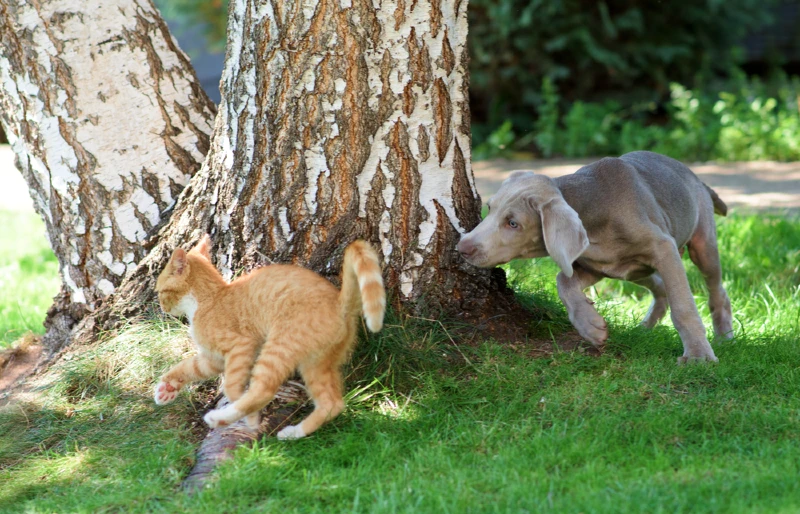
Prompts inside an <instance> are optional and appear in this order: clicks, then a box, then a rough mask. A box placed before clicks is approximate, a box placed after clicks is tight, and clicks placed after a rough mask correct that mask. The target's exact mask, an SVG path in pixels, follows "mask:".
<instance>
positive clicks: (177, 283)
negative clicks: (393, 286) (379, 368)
mask: <svg viewBox="0 0 800 514" xmlns="http://www.w3.org/2000/svg"><path fill="white" fill-rule="evenodd" d="M210 247H211V239H210V238H209V237H208V235H206V236H204V237H203V239H202V240H201V241H200V242H199V243H198V244H197V246H195V247H194V248H193V249H191V250H190V251H189V252H188V253H187V252H185V251H184V250H182V249H180V248H179V249H177V250H175V251H174V252H173V254H172V257H171V258H170V261H169V263H168V264H167V266H166V268H164V271H162V272H161V275H159V277H158V282H157V283H156V291H157V292H158V300H159V303H160V304H161V308H162V309H163V310H164V311H165V312H167V313H169V314H172V315H174V316H181V315H184V314H185V315H186V317H187V318H189V327H190V328H189V333H190V334H191V336H192V339H193V340H194V344H195V346H196V347H197V355H195V356H194V357H191V358H189V359H185V360H183V361H182V362H180V363H178V364H177V365H176V366H175V367H173V368H172V369H170V370H169V371H168V372H167V373H166V374H165V375H164V376H163V377H162V378H161V381H160V382H159V383H158V385H157V386H156V390H155V401H156V403H157V404H159V405H163V404H165V403H169V402H171V401H173V400H174V399H175V397H176V396H177V394H178V391H179V390H180V389H181V387H183V386H184V385H185V384H187V383H189V382H194V381H197V380H203V379H206V378H210V377H213V376H215V375H219V374H220V373H223V376H224V391H225V395H226V396H227V397H228V399H229V400H230V401H231V403H229V404H228V405H226V406H225V407H223V408H221V409H216V410H213V411H211V412H209V413H208V414H206V415H205V417H204V419H205V421H206V423H208V425H209V426H210V427H212V428H214V427H217V426H224V425H227V424H230V423H233V422H234V421H237V420H239V419H241V418H243V417H245V416H246V417H247V422H248V424H249V425H250V426H252V427H255V426H257V425H258V422H259V411H260V410H261V409H262V408H263V407H264V406H266V405H267V404H268V403H269V402H270V401H271V400H272V398H273V396H274V395H275V392H276V391H277V390H278V387H280V385H281V384H282V383H283V382H284V381H285V380H286V379H287V378H288V377H289V375H290V374H291V373H292V372H293V371H294V370H295V369H297V370H299V371H300V374H301V375H302V377H303V380H304V381H305V384H306V388H307V390H308V393H309V395H310V396H311V398H312V399H313V400H314V411H313V412H312V413H311V414H310V415H309V416H308V417H307V418H306V419H304V420H303V421H302V422H301V423H300V424H298V425H294V426H289V427H286V428H284V429H283V430H281V431H280V432H279V433H278V438H279V439H297V438H300V437H305V436H307V435H309V434H310V433H312V432H314V431H315V430H317V429H318V428H319V427H320V426H321V425H322V424H323V423H325V422H326V421H329V420H331V419H333V418H334V417H336V416H337V415H338V414H339V413H340V412H342V410H343V409H344V400H343V399H342V375H341V366H342V364H344V362H345V360H346V359H347V358H348V357H349V354H350V351H351V349H352V347H353V344H354V343H355V339H356V329H357V325H356V323H357V321H358V316H359V314H360V313H361V311H362V306H363V312H364V317H365V319H366V322H367V327H368V328H369V329H370V330H371V331H372V332H377V331H379V330H380V329H381V327H382V326H383V315H384V311H385V308H386V294H385V291H384V288H383V279H382V278H381V268H380V264H379V262H378V256H377V254H376V253H375V250H373V249H372V247H371V246H370V245H369V244H368V243H366V242H364V241H356V242H354V243H353V244H351V245H350V246H348V247H347V250H345V254H344V264H343V266H342V290H341V291H338V290H337V289H336V288H335V287H334V286H333V285H332V284H331V283H330V282H328V281H327V280H325V279H324V278H322V277H321V276H319V275H317V274H316V273H314V272H313V271H310V270H307V269H305V268H301V267H298V266H290V265H281V264H273V265H270V266H266V267H263V268H259V269H257V270H255V271H253V272H252V273H250V274H248V275H245V276H242V277H240V278H238V279H236V280H234V281H233V282H231V283H230V284H228V283H227V282H225V280H224V279H223V278H222V275H220V273H219V272H218V271H217V270H216V268H214V266H213V265H212V264H211V258H210V253H209V249H210Z"/></svg>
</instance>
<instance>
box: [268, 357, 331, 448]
mask: <svg viewBox="0 0 800 514" xmlns="http://www.w3.org/2000/svg"><path fill="white" fill-rule="evenodd" d="M339 368H340V365H339V363H338V362H330V361H326V362H322V363H315V364H313V365H307V366H303V365H301V366H300V374H301V375H302V376H303V381H304V382H305V384H306V389H307V390H308V394H309V395H310V396H311V399H312V400H314V411H313V412H312V413H311V414H309V415H308V417H307V418H305V419H304V420H303V421H301V422H300V423H298V424H297V425H290V426H288V427H286V428H284V429H283V430H281V431H280V432H278V439H281V440H287V439H300V438H303V437H305V436H307V435H309V434H311V433H312V432H314V431H316V430H317V429H318V428H319V427H320V426H322V425H323V424H324V423H326V422H328V421H330V420H332V419H333V418H335V417H336V416H338V415H339V414H340V413H341V412H342V411H343V410H344V399H343V398H342V374H341V371H340V370H339Z"/></svg>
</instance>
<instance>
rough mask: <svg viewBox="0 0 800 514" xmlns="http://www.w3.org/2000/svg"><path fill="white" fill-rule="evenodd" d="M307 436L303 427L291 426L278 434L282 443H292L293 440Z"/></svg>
mask: <svg viewBox="0 0 800 514" xmlns="http://www.w3.org/2000/svg"><path fill="white" fill-rule="evenodd" d="M305 436H306V433H305V432H303V427H301V426H300V425H289V426H288V427H286V428H284V429H283V430H281V431H280V432H278V439H280V440H281V441H290V440H292V439H302V438H303V437H305Z"/></svg>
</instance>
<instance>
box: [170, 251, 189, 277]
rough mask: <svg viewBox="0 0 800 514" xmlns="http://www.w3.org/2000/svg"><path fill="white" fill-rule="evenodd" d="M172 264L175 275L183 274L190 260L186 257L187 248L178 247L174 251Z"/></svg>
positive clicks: (171, 259)
mask: <svg viewBox="0 0 800 514" xmlns="http://www.w3.org/2000/svg"><path fill="white" fill-rule="evenodd" d="M169 262H170V266H172V274H173V275H183V274H184V273H186V270H187V268H188V267H189V260H188V259H187V258H186V250H184V249H183V248H176V249H175V251H174V252H172V257H170V259H169Z"/></svg>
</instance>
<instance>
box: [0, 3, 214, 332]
mask: <svg viewBox="0 0 800 514" xmlns="http://www.w3.org/2000/svg"><path fill="white" fill-rule="evenodd" d="M214 113H215V109H214V106H213V104H212V103H211V102H210V101H209V100H208V98H207V97H206V95H205V93H204V92H203V91H202V89H201V88H200V85H199V82H198V81H197V79H196V77H195V75H194V71H193V69H192V67H191V65H190V63H189V61H188V59H187V57H186V56H185V55H184V54H183V52H181V51H180V49H179V48H178V47H177V44H176V42H175V41H174V39H173V38H172V37H171V35H170V34H169V31H168V29H167V26H166V24H165V23H164V21H163V20H162V19H161V17H160V15H159V14H158V11H157V10H156V8H155V7H154V5H153V4H152V2H151V1H150V0H115V1H105V0H42V1H38V2H28V1H25V0H0V121H1V122H2V125H3V128H4V129H5V132H6V134H7V136H8V138H9V141H10V143H11V144H12V147H13V149H14V151H15V152H16V155H17V161H16V163H17V167H18V168H19V169H20V171H21V172H22V174H23V175H24V177H25V179H26V180H27V182H28V185H29V187H30V191H31V196H32V197H33V200H34V205H35V208H36V210H37V211H38V213H39V214H40V215H41V216H42V218H43V219H44V221H45V224H46V226H47V232H48V235H49V238H50V242H51V245H52V247H53V250H54V251H55V254H56V256H57V257H58V260H59V264H60V268H61V275H62V279H63V288H62V292H61V293H60V295H59V296H58V297H57V298H56V302H55V304H54V306H53V307H52V308H51V310H50V312H49V313H48V322H47V323H48V324H49V327H48V328H49V330H48V333H49V334H50V335H52V336H54V338H55V340H56V343H53V344H51V346H53V345H55V346H58V344H59V343H60V342H63V341H64V340H65V335H66V334H67V333H68V331H69V328H70V327H71V325H72V324H73V323H74V322H75V321H77V320H79V319H81V318H83V317H84V316H85V315H86V314H87V313H88V312H91V311H92V310H94V309H95V308H96V307H97V306H98V304H99V303H100V302H101V300H102V299H103V298H104V297H105V296H106V295H108V294H110V293H111V292H113V291H114V289H115V287H116V286H118V285H119V284H120V282H121V281H122V279H123V277H124V276H125V275H126V273H128V272H131V271H133V270H134V269H135V268H136V266H137V265H138V263H139V261H140V260H141V258H142V257H143V256H144V255H145V253H146V249H145V246H144V243H145V241H146V238H147V235H148V232H149V231H151V229H153V227H155V226H156V225H158V224H159V223H160V222H161V221H162V219H163V218H164V216H165V213H167V211H169V209H170V208H171V207H172V206H173V205H174V203H175V200H176V198H177V196H178V194H179V193H180V191H181V190H182V189H183V187H184V185H185V184H186V183H187V182H188V181H189V179H190V177H191V176H192V175H193V174H194V173H195V172H196V171H197V170H198V169H199V168H200V165H201V163H202V160H203V158H204V156H205V154H206V152H207V151H208V147H209V134H210V132H211V125H212V118H213V116H214ZM53 331H55V332H57V334H52V332H53Z"/></svg>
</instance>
